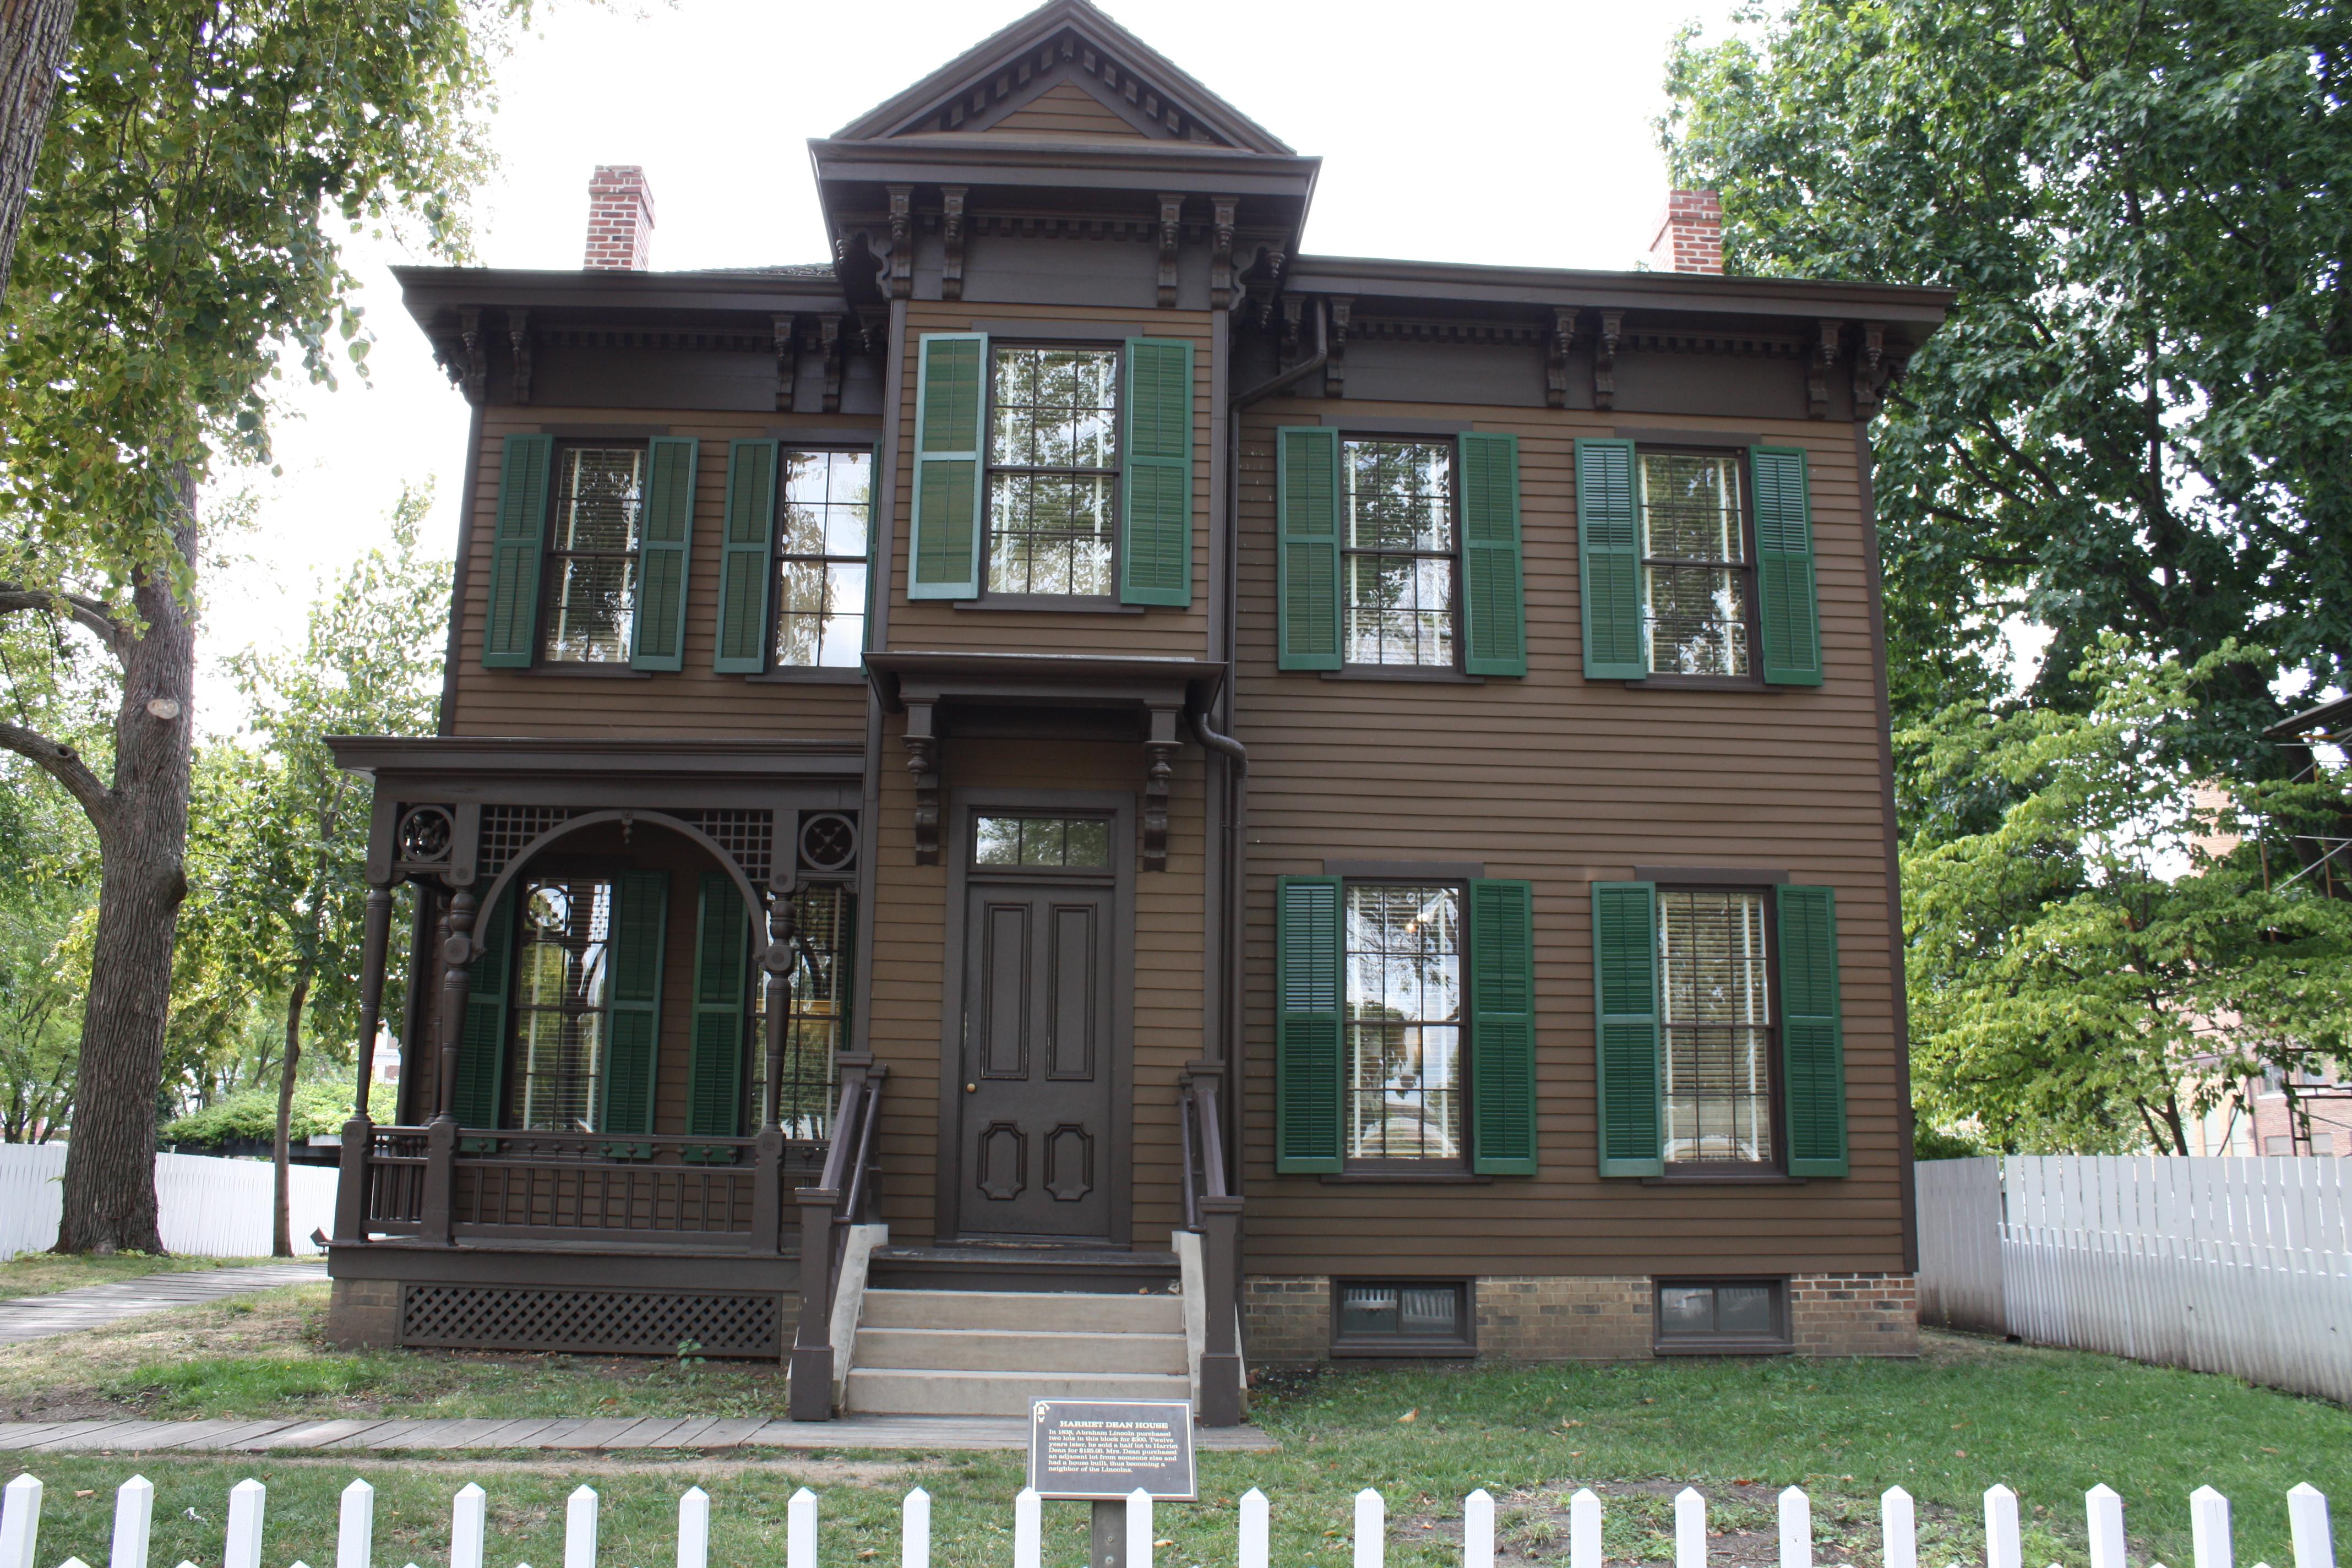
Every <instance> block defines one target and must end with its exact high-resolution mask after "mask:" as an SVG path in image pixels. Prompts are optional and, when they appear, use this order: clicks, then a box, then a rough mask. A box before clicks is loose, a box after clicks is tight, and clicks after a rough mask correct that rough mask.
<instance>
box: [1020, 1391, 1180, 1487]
mask: <svg viewBox="0 0 2352 1568" xmlns="http://www.w3.org/2000/svg"><path fill="white" fill-rule="evenodd" d="M1029 1485H1030V1486H1031V1487H1032V1488H1034V1489H1035V1490H1036V1493H1037V1495H1038V1496H1039V1497H1041V1498H1061V1499H1076V1500H1094V1501H1097V1502H1108V1501H1113V1500H1121V1499H1124V1498H1125V1497H1126V1496H1127V1495H1128V1494H1129V1492H1132V1491H1134V1490H1135V1489H1138V1488H1141V1489H1143V1490H1144V1491H1146V1492H1149V1493H1150V1495H1151V1498H1152V1500H1154V1501H1167V1502H1191V1501H1192V1499H1193V1497H1194V1495H1195V1493H1196V1491H1197V1490H1198V1483H1197V1482H1196V1481H1195V1479H1194V1477H1193V1473H1192V1405H1191V1403H1190V1402H1189V1401H1186V1400H1181V1399H1040V1400H1038V1401H1037V1402H1036V1403H1035V1404H1034V1405H1031V1406H1030V1410H1029Z"/></svg>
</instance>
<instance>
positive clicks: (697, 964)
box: [686, 871, 751, 1138]
mask: <svg viewBox="0 0 2352 1568" xmlns="http://www.w3.org/2000/svg"><path fill="white" fill-rule="evenodd" d="M750 933H751V922H750V919H749V916H748V912H747V911H746V910H744V908H743V894H742V892H741V890H740V889H738V888H737V887H736V886H735V879H734V878H732V877H730V876H728V875H727V874H726V873H724V872H721V871H713V872H711V873H710V874H709V875H708V876H706V877H704V878H703V879H702V901H701V910H700V913H699V916H698V919H697V921H696V931H695V938H694V1056H693V1060H692V1064H691V1066H690V1068H689V1069H688V1074H687V1085H686V1130H687V1131H688V1132H689V1133H693V1134H696V1135H698V1136H700V1137H704V1138H733V1137H737V1136H739V1135H740V1133H741V1132H742V1130H743V1126H742V1121H743V1018H744V1001H745V994H744V988H743V973H744V960H745V959H746V957H747V956H748V955H749V952H750V948H751V934H750Z"/></svg>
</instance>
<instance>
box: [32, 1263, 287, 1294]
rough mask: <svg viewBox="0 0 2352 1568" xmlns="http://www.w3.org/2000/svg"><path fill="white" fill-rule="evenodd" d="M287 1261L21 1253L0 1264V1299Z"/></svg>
mask: <svg viewBox="0 0 2352 1568" xmlns="http://www.w3.org/2000/svg"><path fill="white" fill-rule="evenodd" d="M286 1261H288V1259H286V1258H178V1257H167V1258H157V1257H154V1256H152V1255H151V1254H148V1253H144V1252H118V1253H116V1254H114V1255H113V1256H112V1257H110V1258H89V1257H72V1258H62V1257H59V1256H58V1254H56V1253H54V1252H20V1253H18V1254H17V1255H16V1257H15V1258H10V1259H9V1260H8V1261H7V1262H5V1263H0V1300H11V1299H13V1298H15V1297H18V1296H47V1295H49V1294H50V1293H51V1292H53V1291H58V1290H70V1289H74V1288H75V1287H76V1286H79V1285H110V1284H112V1283H113V1282H114V1281H115V1280H117V1279H138V1278H139V1277H140V1276H141V1275H142V1274H186V1273H191V1272H194V1271H197V1270H201V1269H207V1268H244V1267H246V1266H247V1265H248V1264H256V1263H283V1262H286Z"/></svg>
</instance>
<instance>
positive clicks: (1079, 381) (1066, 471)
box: [986, 347, 1119, 598]
mask: <svg viewBox="0 0 2352 1568" xmlns="http://www.w3.org/2000/svg"><path fill="white" fill-rule="evenodd" d="M1118 369H1119V353H1118V350H1117V349H1074V348H1035V347H998V348H997V349H996V350H995V352H994V353H993V354H992V366H991V371H992V374H991V376H990V387H989V397H990V420H989V430H988V535H987V567H986V570H987V577H986V582H987V584H988V592H990V593H991V594H1006V595H1032V594H1035V595H1059V596H1066V597H1072V598H1109V597H1110V596H1112V595H1114V594H1115V593H1116V592H1117V591H1118V590H1117V584H1118V575H1117V562H1116V552H1117V547H1116V545H1115V543H1114V541H1115V540H1116V539H1117V537H1118V463H1119V458H1118Z"/></svg>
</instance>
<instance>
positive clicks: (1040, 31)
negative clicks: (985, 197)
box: [835, 0, 1291, 155]
mask: <svg viewBox="0 0 2352 1568" xmlns="http://www.w3.org/2000/svg"><path fill="white" fill-rule="evenodd" d="M970 132H997V133H1001V134H1003V135H1007V136H1027V137H1030V138H1033V139H1037V140H1046V141H1076V142H1089V141H1092V142H1103V141H1111V142H1117V141H1122V140H1130V139H1141V140H1145V141H1161V142H1188V143H1191V144H1192V145H1195V146H1202V147H1220V148H1227V149H1230V150H1232V151H1234V152H1241V153H1275V154H1280V155H1287V154H1289V153H1290V152H1291V149H1290V147H1289V146H1288V145H1287V144H1286V143H1285V142H1281V141H1280V140H1278V139H1276V137H1275V136H1274V135H1273V134H1272V133H1271V132H1267V131H1266V130H1265V128H1264V127H1263V126H1260V125H1258V124H1257V123H1256V122H1255V121H1252V120H1251V119H1250V118H1249V117H1248V116H1246V115H1244V114H1243V113H1242V112H1241V111H1240V110H1237V109H1235V108H1234V107H1233V105H1231V104H1229V103H1227V102H1225V101H1224V100H1223V99H1220V98H1218V97H1217V96H1216V95H1215V94H1214V93H1213V92H1211V91H1210V90H1209V89H1207V88H1205V87H1203V86H1202V85H1201V84H1200V83H1199V82H1197V81H1195V80H1193V79H1192V77H1190V76H1188V75H1186V74H1185V73H1184V72H1183V71H1182V70H1181V69H1180V68H1177V66H1176V65H1175V64H1174V63H1173V62H1172V61H1170V60H1168V59H1166V58H1163V57H1162V56H1160V54H1159V52H1158V51H1156V50H1154V49H1152V48H1151V47H1150V46H1149V45H1147V44H1145V43H1144V42H1143V41H1142V40H1141V39H1140V38H1138V37H1135V36H1134V35H1133V34H1131V33H1129V32H1128V31H1127V29H1125V28H1124V27H1121V26H1119V25H1118V23H1116V22H1114V21H1112V20H1111V19H1110V18H1109V17H1108V16H1105V15H1104V14H1103V13H1102V12H1101V11H1099V10H1097V9H1096V8H1095V7H1094V6H1093V5H1089V4H1088V3H1087V0H1048V3H1047V4H1046V5H1043V6H1040V7H1039V8H1038V9H1037V10H1035V11H1033V12H1031V13H1030V14H1029V15H1028V16H1024V17H1023V18H1022V19H1021V20H1019V21H1018V22H1015V23H1013V25H1012V26H1009V27H1006V28H1005V29H1003V31H1002V32H999V33H997V34H996V35H995V36H993V37H990V38H987V39H984V40H983V41H982V42H981V43H979V44H977V45H975V46H974V47H971V48H970V49H968V50H966V51H965V52H964V53H963V54H962V55H961V56H959V57H958V58H956V59H954V60H952V61H950V63H948V64H947V65H945V66H943V67H941V68H940V69H938V70H936V71H934V72H932V73H931V74H930V75H929V76H928V77H925V78H924V79H922V80H921V81H919V82H917V83H916V84H915V85H914V86H912V87H910V88H908V89H907V90H906V91H904V92H902V93H900V94H899V95H898V97H896V98H893V99H892V100H889V101H888V102H887V103H885V104H883V105H881V106H880V107H878V108H877V109H875V110H873V111H872V112H870V113H868V114H866V115H865V116H864V117H863V118H861V119H859V120H857V121H855V122H853V123H851V124H849V125H847V126H845V127H843V128H842V130H840V131H839V132H835V140H837V141H844V142H869V141H884V140H889V139H894V138H898V137H907V136H937V135H951V134H957V133H970Z"/></svg>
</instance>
